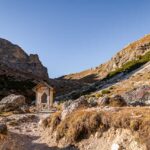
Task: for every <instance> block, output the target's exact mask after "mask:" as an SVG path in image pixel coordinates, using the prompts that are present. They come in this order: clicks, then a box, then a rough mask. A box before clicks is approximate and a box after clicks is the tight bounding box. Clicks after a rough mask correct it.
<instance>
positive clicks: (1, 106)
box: [0, 94, 25, 112]
mask: <svg viewBox="0 0 150 150" xmlns="http://www.w3.org/2000/svg"><path fill="white" fill-rule="evenodd" d="M23 105H25V97H24V96H22V95H14V94H12V95H9V96H7V97H4V98H3V99H2V100H1V101H0V112H2V111H3V112H7V111H13V110H16V109H18V108H19V107H21V106H23Z"/></svg>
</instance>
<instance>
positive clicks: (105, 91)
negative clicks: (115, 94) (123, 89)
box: [102, 90, 110, 94]
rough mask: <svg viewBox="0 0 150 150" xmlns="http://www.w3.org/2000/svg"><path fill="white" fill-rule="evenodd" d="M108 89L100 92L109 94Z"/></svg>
mask: <svg viewBox="0 0 150 150" xmlns="http://www.w3.org/2000/svg"><path fill="white" fill-rule="evenodd" d="M109 93H110V91H109V90H102V94H109Z"/></svg>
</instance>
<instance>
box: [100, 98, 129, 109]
mask: <svg viewBox="0 0 150 150" xmlns="http://www.w3.org/2000/svg"><path fill="white" fill-rule="evenodd" d="M98 104H99V105H101V106H112V107H122V106H126V105H127V103H126V101H125V100H124V98H123V97H122V96H121V95H113V96H112V97H108V96H105V97H103V98H100V99H98Z"/></svg>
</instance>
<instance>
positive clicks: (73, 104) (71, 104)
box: [61, 96, 89, 120]
mask: <svg viewBox="0 0 150 150" xmlns="http://www.w3.org/2000/svg"><path fill="white" fill-rule="evenodd" d="M88 105H89V104H88V102H87V101H86V99H85V97H84V96H81V97H80V98H79V99H77V100H75V101H67V102H65V103H64V105H63V111H62V114H61V119H62V120H63V119H65V117H66V116H67V115H69V114H70V113H72V112H73V111H75V110H76V109H79V108H81V107H86V106H88Z"/></svg>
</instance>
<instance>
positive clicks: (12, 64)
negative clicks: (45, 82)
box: [0, 38, 48, 79]
mask: <svg viewBox="0 0 150 150" xmlns="http://www.w3.org/2000/svg"><path fill="white" fill-rule="evenodd" d="M0 63H1V64H5V65H7V66H8V67H9V68H12V69H13V70H18V71H21V72H25V73H30V74H31V75H33V76H37V77H39V78H41V79H45V78H46V79H47V78H48V73H47V68H46V67H44V66H43V65H42V63H41V62H40V60H39V57H38V55H36V54H35V55H34V54H30V55H29V56H28V55H27V54H26V53H25V52H24V50H23V49H22V48H20V47H19V46H17V45H14V44H12V43H11V42H9V41H7V40H5V39H1V38H0Z"/></svg>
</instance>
